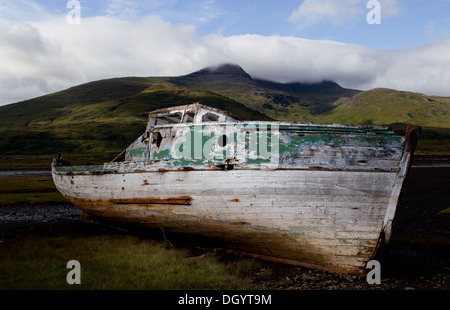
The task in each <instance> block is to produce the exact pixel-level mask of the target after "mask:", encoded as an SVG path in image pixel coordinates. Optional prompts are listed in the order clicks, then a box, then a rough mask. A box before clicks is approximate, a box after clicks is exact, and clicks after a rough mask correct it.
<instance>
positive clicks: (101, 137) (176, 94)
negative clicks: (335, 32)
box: [0, 64, 450, 155]
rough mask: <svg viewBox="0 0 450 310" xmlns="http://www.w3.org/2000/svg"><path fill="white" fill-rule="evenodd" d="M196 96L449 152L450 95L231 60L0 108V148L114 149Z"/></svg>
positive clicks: (258, 116)
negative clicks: (294, 75)
mask: <svg viewBox="0 0 450 310" xmlns="http://www.w3.org/2000/svg"><path fill="white" fill-rule="evenodd" d="M193 102H199V103H202V104H205V105H209V106H213V107H216V108H219V109H223V110H227V111H229V112H231V113H233V114H235V115H237V116H239V117H241V118H242V119H244V120H271V119H272V120H283V121H294V122H322V123H347V124H376V125H381V124H383V125H390V126H393V127H394V128H395V129H398V131H399V133H404V129H405V128H406V123H413V125H420V126H422V127H424V129H426V130H424V135H423V140H422V142H420V143H419V148H421V149H422V151H425V152H431V153H433V152H441V153H442V152H447V153H450V143H449V141H450V129H449V128H450V98H448V97H436V96H427V95H423V94H417V93H411V92H403V91H396V90H390V89H373V90H369V91H364V92H363V91H359V90H352V89H345V88H342V87H341V86H339V85H338V84H336V83H334V82H332V81H322V82H318V83H311V84H308V83H278V82H273V81H266V80H261V79H254V78H252V77H251V76H250V75H249V74H248V73H247V72H245V70H244V69H242V68H241V67H240V66H237V65H234V64H222V65H219V66H214V67H208V68H204V69H202V70H199V71H196V72H193V73H191V74H188V75H184V76H178V77H125V78H113V79H105V80H100V81H95V82H91V83H86V84H82V85H78V86H74V87H71V88H69V89H66V90H63V91H59V92H56V93H53V94H49V95H45V96H41V97H38V98H34V99H30V100H25V101H22V102H18V103H14V104H10V105H6V106H1V107H0V137H1V138H0V154H6V155H8V154H56V153H57V152H64V153H72V154H73V153H86V152H90V153H104V152H111V153H119V152H121V151H122V150H123V149H124V148H125V147H127V146H128V145H129V144H130V143H131V142H133V141H134V139H135V138H136V137H138V136H139V135H140V134H141V133H142V132H143V130H144V128H145V125H146V121H147V115H146V112H149V111H151V110H154V109H159V108H163V107H170V106H177V105H184V104H191V103H193Z"/></svg>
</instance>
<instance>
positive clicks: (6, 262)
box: [0, 234, 258, 290]
mask: <svg viewBox="0 0 450 310" xmlns="http://www.w3.org/2000/svg"><path fill="white" fill-rule="evenodd" d="M189 255H190V254H189V252H188V251H187V250H184V249H179V248H176V249H175V248H169V247H168V246H167V245H166V244H165V243H164V242H160V241H156V240H151V239H145V238H142V237H138V236H134V235H120V234H119V235H112V236H111V235H95V236H92V235H90V236H87V235H86V236H81V235H79V236H61V237H38V238H36V237H32V236H29V237H27V238H25V239H23V240H20V241H18V242H16V243H15V244H13V245H10V246H5V247H3V248H2V251H0V270H1V280H0V289H2V290H5V289H14V290H17V289H19V290H36V289H37V290H73V289H76V290H78V289H81V290H203V289H212V290H219V289H226V290H234V289H244V290H245V289H252V288H254V286H253V285H252V284H251V283H250V282H249V281H248V280H247V279H245V278H244V277H242V276H241V272H242V273H245V272H248V271H249V270H252V269H253V270H254V268H258V265H257V262H253V260H245V261H241V263H239V264H229V263H228V264H227V263H223V262H220V261H219V259H218V258H216V257H211V256H204V257H195V258H191V257H189ZM70 260H77V261H79V262H80V266H81V268H80V274H81V284H72V285H70V284H68V283H67V280H66V276H67V274H68V272H70V271H71V269H70V268H69V269H68V268H67V267H66V264H67V262H68V261H70Z"/></svg>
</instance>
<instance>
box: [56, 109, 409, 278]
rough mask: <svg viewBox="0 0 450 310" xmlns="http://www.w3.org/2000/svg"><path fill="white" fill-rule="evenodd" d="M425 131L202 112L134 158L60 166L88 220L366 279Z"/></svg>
mask: <svg viewBox="0 0 450 310" xmlns="http://www.w3.org/2000/svg"><path fill="white" fill-rule="evenodd" d="M417 136H418V131H417V129H416V130H411V128H410V127H408V128H407V132H406V135H405V136H397V135H395V134H394V132H393V131H392V130H391V129H390V128H389V127H385V126H350V125H336V124H334V125H331V124H328V125H327V124H309V123H288V122H276V121H273V122H259V121H240V120H239V119H238V118H237V117H236V116H234V115H232V114H230V113H228V112H226V111H222V110H218V109H215V108H211V107H207V106H204V105H200V104H192V105H187V106H179V107H174V108H167V109H161V110H157V111H153V112H151V113H149V118H148V125H147V127H146V130H145V132H144V133H143V134H142V135H141V136H140V137H138V138H137V139H136V140H135V141H134V142H133V143H132V144H131V145H130V146H129V147H128V148H127V149H126V150H125V158H124V160H121V161H115V160H114V161H112V162H109V163H105V164H103V165H95V166H70V165H64V164H62V161H61V160H60V159H59V158H56V159H55V160H54V161H53V163H52V175H53V180H54V182H55V185H56V187H57V189H58V190H59V191H60V192H61V193H62V194H63V195H64V196H65V197H67V198H68V199H70V200H71V201H72V202H73V204H75V205H76V206H77V207H78V208H79V209H80V210H81V211H82V218H84V219H87V220H95V221H99V222H101V221H108V222H117V223H129V224H136V225H140V226H148V227H153V228H163V229H164V231H167V232H177V233H185V234H190V235H198V236H207V237H212V238H216V240H218V241H220V244H221V245H223V246H226V247H228V248H230V249H232V250H238V251H240V252H243V253H248V254H249V255H254V256H257V257H259V258H262V259H267V260H272V261H278V262H283V263H288V264H294V265H300V266H305V267H308V268H316V269H321V270H327V271H333V272H344V273H363V272H365V270H366V269H365V268H366V264H367V261H368V260H370V259H371V258H372V257H373V255H374V254H375V252H376V250H377V248H378V245H379V244H380V243H381V242H383V241H384V242H388V240H389V237H390V235H391V231H392V222H393V220H394V216H395V211H396V207H397V202H398V199H399V195H400V192H401V188H402V184H403V181H404V179H405V176H406V174H407V171H408V168H409V164H410V160H411V156H412V153H413V150H414V148H415V145H416V141H417Z"/></svg>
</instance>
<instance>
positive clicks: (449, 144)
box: [318, 88, 450, 154]
mask: <svg viewBox="0 0 450 310" xmlns="http://www.w3.org/2000/svg"><path fill="white" fill-rule="evenodd" d="M318 121H320V122H323V123H342V124H367V125H389V126H391V127H392V128H394V129H395V130H396V131H397V132H398V133H403V132H404V131H405V128H406V125H407V124H408V123H410V124H412V125H413V126H421V127H422V128H423V134H422V136H421V137H420V140H419V141H420V142H419V145H418V151H419V152H422V153H447V154H448V153H450V97H436V96H427V95H423V94H418V93H413V92H407V91H396V90H392V89H386V88H376V89H372V90H368V91H364V92H361V93H359V94H357V95H355V96H353V97H351V98H349V97H343V98H340V99H339V100H337V101H336V102H335V103H334V108H333V109H331V110H329V111H327V112H325V113H323V114H321V115H320V116H319V117H318Z"/></svg>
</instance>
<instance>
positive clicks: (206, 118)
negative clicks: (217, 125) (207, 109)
mask: <svg viewBox="0 0 450 310" xmlns="http://www.w3.org/2000/svg"><path fill="white" fill-rule="evenodd" d="M218 120H219V116H217V115H215V114H212V113H206V114H205V115H203V117H202V122H217V121H218Z"/></svg>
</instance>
